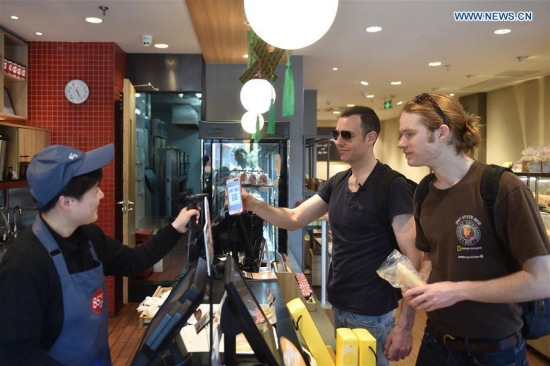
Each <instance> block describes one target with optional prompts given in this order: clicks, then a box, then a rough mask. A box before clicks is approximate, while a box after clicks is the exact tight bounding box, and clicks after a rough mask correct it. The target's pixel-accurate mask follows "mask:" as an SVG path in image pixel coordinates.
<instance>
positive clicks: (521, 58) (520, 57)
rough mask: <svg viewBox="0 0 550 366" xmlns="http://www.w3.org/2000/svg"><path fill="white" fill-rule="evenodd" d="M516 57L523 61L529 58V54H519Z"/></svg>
mask: <svg viewBox="0 0 550 366" xmlns="http://www.w3.org/2000/svg"><path fill="white" fill-rule="evenodd" d="M516 58H517V59H518V61H519V62H523V61H525V60H527V59H528V58H529V56H518V57H516Z"/></svg>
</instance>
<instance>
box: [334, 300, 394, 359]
mask: <svg viewBox="0 0 550 366" xmlns="http://www.w3.org/2000/svg"><path fill="white" fill-rule="evenodd" d="M332 317H333V319H334V329H338V328H350V329H354V328H365V329H366V330H368V331H369V332H370V334H372V336H373V337H374V338H376V366H389V364H390V361H389V360H388V359H387V357H386V355H385V354H384V344H385V343H386V337H387V336H388V334H390V332H391V330H392V329H393V326H394V325H395V309H394V310H392V311H390V312H389V313H387V314H384V315H380V316H367V315H360V314H355V313H350V312H349V311H345V310H342V309H338V308H336V307H334V306H333V307H332Z"/></svg>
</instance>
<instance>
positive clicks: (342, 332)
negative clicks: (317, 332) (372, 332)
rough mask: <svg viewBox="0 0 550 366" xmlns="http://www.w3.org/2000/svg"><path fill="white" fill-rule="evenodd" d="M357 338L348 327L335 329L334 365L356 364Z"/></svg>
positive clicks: (355, 365)
mask: <svg viewBox="0 0 550 366" xmlns="http://www.w3.org/2000/svg"><path fill="white" fill-rule="evenodd" d="M358 343H359V340H358V339H357V337H356V336H355V333H353V331H352V330H351V329H349V328H338V329H336V366H357V363H358V362H359V349H358Z"/></svg>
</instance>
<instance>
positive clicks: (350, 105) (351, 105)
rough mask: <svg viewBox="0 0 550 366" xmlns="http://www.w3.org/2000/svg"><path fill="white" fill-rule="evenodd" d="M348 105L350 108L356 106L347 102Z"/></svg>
mask: <svg viewBox="0 0 550 366" xmlns="http://www.w3.org/2000/svg"><path fill="white" fill-rule="evenodd" d="M346 107H349V108H351V107H355V104H346Z"/></svg>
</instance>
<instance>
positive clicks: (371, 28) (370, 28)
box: [365, 25, 382, 33]
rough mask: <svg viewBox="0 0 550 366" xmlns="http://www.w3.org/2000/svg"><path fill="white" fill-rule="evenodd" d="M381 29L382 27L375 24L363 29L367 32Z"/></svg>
mask: <svg viewBox="0 0 550 366" xmlns="http://www.w3.org/2000/svg"><path fill="white" fill-rule="evenodd" d="M381 30H382V27H379V26H377V25H375V26H372V27H368V28H367V29H365V31H367V32H369V33H376V32H380V31H381Z"/></svg>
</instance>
